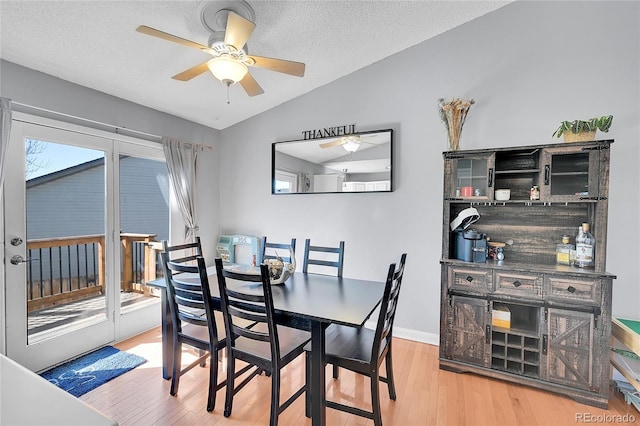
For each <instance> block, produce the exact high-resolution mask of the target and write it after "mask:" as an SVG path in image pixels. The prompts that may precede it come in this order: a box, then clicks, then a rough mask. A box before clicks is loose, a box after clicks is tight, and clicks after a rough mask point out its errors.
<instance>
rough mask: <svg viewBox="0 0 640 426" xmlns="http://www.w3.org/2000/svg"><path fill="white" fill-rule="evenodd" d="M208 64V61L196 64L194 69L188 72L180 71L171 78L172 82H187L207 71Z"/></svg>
mask: <svg viewBox="0 0 640 426" xmlns="http://www.w3.org/2000/svg"><path fill="white" fill-rule="evenodd" d="M208 63H209V61H207V62H203V63H201V64H198V65H196V66H195V67H191V68H189V69H188V70H185V71H182V72H181V73H179V74H176V75H174V76H173V77H171V78H173V79H174V80H180V81H189V80H191V79H192V78H194V77H197V76H199V75H200V74H202V73H205V72H207V71H209V67H208V66H207V64H208Z"/></svg>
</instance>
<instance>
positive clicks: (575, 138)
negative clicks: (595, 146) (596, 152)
mask: <svg viewBox="0 0 640 426" xmlns="http://www.w3.org/2000/svg"><path fill="white" fill-rule="evenodd" d="M562 135H563V136H564V141H565V142H585V141H593V140H595V139H596V131H595V130H591V131H582V132H580V133H573V132H572V131H571V130H569V131H567V132H564V133H563V134H562Z"/></svg>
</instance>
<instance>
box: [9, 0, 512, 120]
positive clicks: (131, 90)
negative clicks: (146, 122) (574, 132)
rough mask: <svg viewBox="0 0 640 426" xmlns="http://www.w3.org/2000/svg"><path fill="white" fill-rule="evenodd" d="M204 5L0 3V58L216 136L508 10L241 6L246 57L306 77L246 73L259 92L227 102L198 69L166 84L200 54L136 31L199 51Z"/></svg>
mask: <svg viewBox="0 0 640 426" xmlns="http://www.w3.org/2000/svg"><path fill="white" fill-rule="evenodd" d="M203 3H206V2H201V1H114V0H110V1H100V0H97V1H95V0H94V1H52V0H49V1H25V0H23V1H9V0H0V57H2V58H3V59H5V60H7V61H9V62H13V63H16V64H19V65H22V66H25V67H27V68H31V69H34V70H38V71H42V72H44V73H47V74H50V75H53V76H56V77H59V78H62V79H64V80H68V81H71V82H74V83H77V84H80V85H82V86H86V87H90V88H92V89H95V90H98V91H101V92H104V93H108V94H110V95H113V96H117V97H119V98H123V99H126V100H129V101H132V102H135V103H138V104H142V105H146V106H148V107H150V108H153V109H156V110H160V111H164V112H167V113H169V114H173V115H176V116H179V117H183V118H185V119H188V120H191V121H194V122H197V123H201V124H204V125H206V126H209V127H212V128H215V129H224V128H226V127H228V126H231V125H233V124H235V123H238V122H240V121H242V120H245V119H247V118H249V117H252V116H254V115H256V114H259V113H261V112H263V111H266V110H268V109H270V108H273V107H274V106H277V105H279V104H281V103H283V102H286V101H287V100H290V99H292V98H295V97H297V96H300V95H302V94H304V93H307V92H309V91H311V90H313V89H315V88H317V87H320V86H323V85H325V84H327V83H330V82H331V81H334V80H336V79H338V78H340V77H342V76H345V75H347V74H350V73H352V72H354V71H356V70H358V69H360V68H363V67H365V66H367V65H369V64H372V63H374V62H377V61H379V60H381V59H383V58H385V57H387V56H390V55H392V54H394V53H396V52H399V51H401V50H404V49H406V48H408V47H411V46H413V45H416V44H418V43H420V42H422V41H424V40H426V39H428V38H431V37H434V36H436V35H438V34H441V33H443V32H444V31H447V30H449V29H451V28H453V27H456V26H458V25H461V24H463V23H465V22H468V21H470V20H472V19H474V18H476V17H478V16H481V15H484V14H486V13H488V12H491V11H493V10H495V9H498V8H499V7H502V6H504V5H505V4H507V3H509V1H480V0H478V1H426V0H423V1H367V0H359V1H323V0H315V1H314V0H307V1H302V0H299V1H266V0H265V1H257V0H251V1H249V3H250V5H251V6H252V7H253V9H254V12H255V23H256V29H255V31H254V32H253V34H252V36H251V38H250V39H249V42H248V48H249V53H250V54H251V53H253V54H255V55H260V56H267V57H272V58H280V59H288V60H293V61H298V62H304V63H305V64H306V73H305V76H304V77H302V78H299V77H293V76H289V75H286V74H280V73H276V72H273V71H268V70H264V69H258V68H251V69H250V72H251V74H252V75H253V76H254V77H255V79H256V80H257V81H258V83H259V84H260V85H261V86H262V88H263V89H264V91H265V93H264V94H262V95H259V96H255V97H248V96H247V95H246V93H245V92H244V91H243V90H242V88H241V87H240V85H234V86H231V88H230V93H229V96H230V100H231V103H230V104H227V101H226V99H227V89H226V87H225V86H224V85H223V84H222V83H221V82H219V81H218V80H216V79H215V78H214V77H213V76H212V75H211V74H210V73H208V72H207V73H205V74H203V75H201V76H199V77H196V78H194V79H193V80H191V81H188V82H181V81H176V80H172V79H171V76H172V75H174V74H177V73H179V72H181V71H184V70H185V69H187V68H190V67H192V66H194V65H197V64H199V63H201V62H204V61H205V60H206V59H207V58H208V55H207V54H205V53H203V52H200V51H198V50H195V49H190V48H188V47H184V46H181V45H178V44H175V43H171V42H168V41H165V40H161V39H158V38H154V37H150V36H148V35H144V34H140V33H138V32H136V31H135V29H136V27H138V26H139V25H148V26H150V27H154V28H157V29H159V30H162V31H165V32H168V33H171V34H174V35H177V36H179V37H182V38H185V39H188V40H192V41H195V42H197V43H200V44H205V45H206V44H207V40H208V37H209V33H208V31H207V30H206V29H205V28H204V26H203V25H202V23H201V22H200V16H199V10H200V8H201V7H203ZM222 3H228V2H222ZM16 101H19V100H16Z"/></svg>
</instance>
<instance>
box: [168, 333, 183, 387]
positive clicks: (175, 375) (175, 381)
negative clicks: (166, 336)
mask: <svg viewBox="0 0 640 426" xmlns="http://www.w3.org/2000/svg"><path fill="white" fill-rule="evenodd" d="M181 367H182V344H181V343H175V342H174V344H173V371H172V373H171V389H170V390H169V394H171V395H172V396H176V394H177V393H178V385H179V384H180V368H181Z"/></svg>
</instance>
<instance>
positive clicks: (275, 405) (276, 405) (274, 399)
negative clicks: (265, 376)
mask: <svg viewBox="0 0 640 426" xmlns="http://www.w3.org/2000/svg"><path fill="white" fill-rule="evenodd" d="M272 373H273V374H271V418H270V420H269V425H270V426H278V414H279V411H280V369H279V368H278V369H276V368H274V371H273V372H272Z"/></svg>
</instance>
